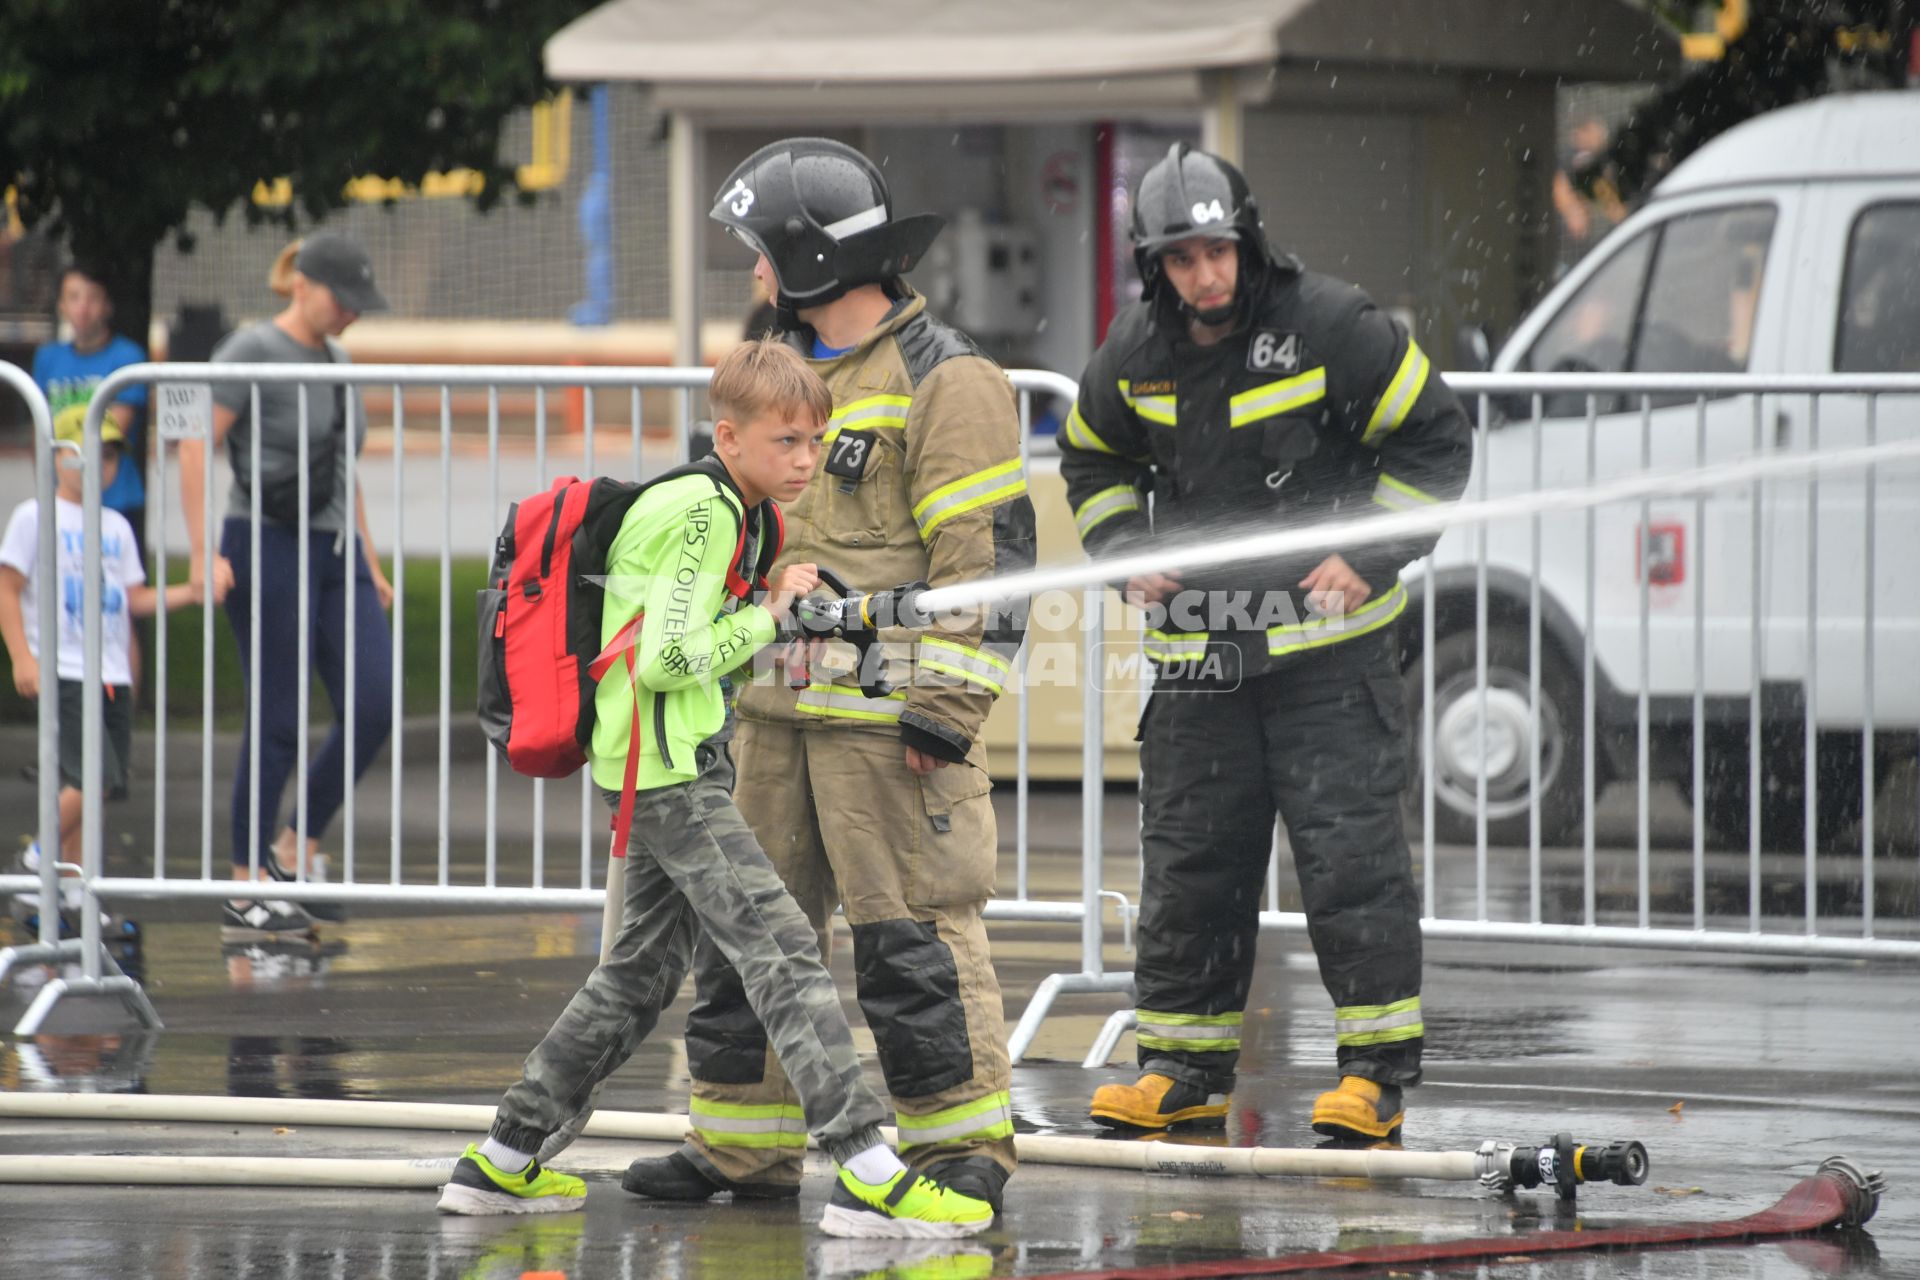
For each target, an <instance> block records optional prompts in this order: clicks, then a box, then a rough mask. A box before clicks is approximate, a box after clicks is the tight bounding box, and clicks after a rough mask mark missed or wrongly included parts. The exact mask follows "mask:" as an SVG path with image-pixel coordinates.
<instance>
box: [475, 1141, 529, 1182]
mask: <svg viewBox="0 0 1920 1280" xmlns="http://www.w3.org/2000/svg"><path fill="white" fill-rule="evenodd" d="M480 1154H481V1155H483V1156H485V1157H486V1158H487V1160H488V1162H489V1163H491V1164H492V1165H493V1167H494V1168H496V1169H498V1170H499V1171H500V1172H502V1173H519V1172H520V1171H521V1170H522V1169H524V1168H526V1167H527V1166H528V1165H530V1164H532V1163H533V1152H531V1151H516V1150H514V1149H513V1148H512V1147H510V1146H508V1145H507V1144H506V1143H504V1142H496V1141H495V1140H494V1139H493V1138H491V1137H489V1138H488V1139H487V1140H486V1141H485V1142H483V1143H481V1144H480Z"/></svg>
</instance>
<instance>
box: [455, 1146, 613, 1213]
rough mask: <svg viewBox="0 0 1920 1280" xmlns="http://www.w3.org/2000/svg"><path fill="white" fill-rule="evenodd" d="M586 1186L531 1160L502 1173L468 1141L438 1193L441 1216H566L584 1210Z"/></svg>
mask: <svg viewBox="0 0 1920 1280" xmlns="http://www.w3.org/2000/svg"><path fill="white" fill-rule="evenodd" d="M586 1203H587V1184H586V1183H584V1182H582V1181H581V1180H580V1179H578V1178H576V1177H574V1176H573V1175H572V1174H570V1173H555V1172H554V1171H553V1170H552V1169H543V1168H541V1167H540V1162H539V1161H538V1160H535V1161H532V1162H531V1163H529V1164H528V1165H527V1167H526V1168H525V1169H522V1170H521V1171H520V1172H519V1173H502V1172H501V1171H500V1170H499V1169H496V1168H495V1167H494V1164H493V1161H491V1160H489V1159H487V1158H486V1157H485V1156H483V1155H481V1154H480V1148H479V1147H477V1146H475V1145H474V1144H473V1143H471V1142H469V1143H468V1144H467V1149H466V1150H465V1151H463V1152H462V1153H461V1154H460V1163H458V1164H456V1165H454V1166H453V1176H452V1177H451V1178H449V1179H447V1186H446V1189H445V1190H444V1191H442V1192H441V1193H440V1204H439V1209H440V1212H442V1213H460V1214H466V1215H468V1216H469V1217H479V1216H483V1215H486V1214H499V1213H566V1212H568V1211H569V1210H572V1209H580V1208H584V1207H585V1206H586Z"/></svg>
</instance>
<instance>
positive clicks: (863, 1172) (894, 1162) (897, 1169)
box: [846, 1142, 907, 1187]
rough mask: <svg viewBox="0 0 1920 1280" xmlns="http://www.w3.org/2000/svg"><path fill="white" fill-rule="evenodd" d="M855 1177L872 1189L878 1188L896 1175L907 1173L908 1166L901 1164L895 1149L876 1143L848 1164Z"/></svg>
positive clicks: (848, 1161)
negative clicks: (894, 1151)
mask: <svg viewBox="0 0 1920 1280" xmlns="http://www.w3.org/2000/svg"><path fill="white" fill-rule="evenodd" d="M846 1167H847V1169H848V1170H849V1171H850V1172H852V1174H853V1176H854V1177H856V1178H858V1179H860V1181H862V1182H864V1183H866V1184H867V1185H868V1186H870V1187H877V1186H879V1185H880V1184H882V1183H883V1182H886V1181H887V1180H888V1179H890V1178H892V1177H893V1175H894V1174H896V1173H905V1172H906V1171H907V1166H905V1165H904V1164H901V1163H900V1157H899V1156H897V1155H895V1154H893V1148H892V1147H889V1146H888V1145H886V1144H885V1143H884V1142H876V1143H875V1144H874V1145H872V1146H870V1147H868V1148H867V1149H866V1150H865V1151H862V1152H861V1153H860V1154H858V1155H856V1156H853V1157H852V1158H850V1159H849V1160H847V1162H846Z"/></svg>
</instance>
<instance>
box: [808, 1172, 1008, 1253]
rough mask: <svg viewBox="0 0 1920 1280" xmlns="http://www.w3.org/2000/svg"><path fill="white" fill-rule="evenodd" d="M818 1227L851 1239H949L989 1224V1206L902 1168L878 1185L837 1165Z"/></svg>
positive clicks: (990, 1212)
mask: <svg viewBox="0 0 1920 1280" xmlns="http://www.w3.org/2000/svg"><path fill="white" fill-rule="evenodd" d="M839 1173H840V1177H839V1179H838V1180H837V1181H836V1182H835V1183H834V1184H833V1194H832V1195H830V1196H828V1197H827V1209H826V1212H825V1213H823V1214H821V1215H820V1229H821V1230H822V1231H824V1232H826V1233H827V1234H828V1235H830V1236H842V1237H845V1238H849V1239H870V1240H879V1239H932V1240H950V1239H954V1238H956V1237H959V1236H970V1235H976V1234H978V1233H979V1232H982V1231H985V1230H986V1229H987V1228H988V1227H990V1226H992V1225H993V1206H992V1205H990V1204H988V1203H987V1202H986V1201H984V1200H975V1199H974V1198H973V1197H972V1196H964V1195H961V1194H960V1193H959V1192H958V1191H955V1190H953V1189H952V1188H951V1187H948V1186H945V1185H943V1184H941V1183H938V1182H935V1181H934V1180H933V1179H932V1178H928V1177H925V1176H923V1175H920V1174H916V1173H914V1172H913V1171H912V1170H910V1169H909V1170H905V1171H903V1172H900V1173H896V1174H894V1175H893V1177H891V1178H889V1179H887V1181H885V1182H883V1183H879V1184H877V1185H872V1184H868V1183H865V1182H862V1181H860V1179H858V1178H856V1177H854V1176H853V1172H852V1171H851V1170H849V1169H841V1170H840V1171H839Z"/></svg>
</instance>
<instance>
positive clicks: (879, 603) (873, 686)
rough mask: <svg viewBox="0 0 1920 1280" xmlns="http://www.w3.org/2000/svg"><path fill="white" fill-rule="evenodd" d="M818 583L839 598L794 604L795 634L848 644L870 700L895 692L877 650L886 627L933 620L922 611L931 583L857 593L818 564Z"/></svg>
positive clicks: (922, 624)
mask: <svg viewBox="0 0 1920 1280" xmlns="http://www.w3.org/2000/svg"><path fill="white" fill-rule="evenodd" d="M820 582H821V585H822V586H825V587H826V588H827V589H828V590H830V591H832V592H834V593H836V594H837V595H838V596H839V597H840V598H839V599H838V600H830V599H822V598H819V597H808V598H806V599H803V600H800V601H798V602H796V604H795V607H794V615H793V617H794V630H795V631H796V632H797V633H798V635H799V637H800V638H801V639H807V640H834V639H837V640H844V641H846V642H847V643H848V644H850V645H852V646H853V647H854V649H855V650H856V651H857V652H858V654H859V663H860V668H859V669H860V690H861V692H862V693H864V694H866V695H867V696H868V697H869V698H884V697H886V696H887V695H889V694H891V693H892V692H893V688H894V686H893V682H892V681H890V680H888V679H887V678H886V676H885V674H884V673H882V672H881V671H880V670H879V661H880V654H879V652H878V651H877V650H876V649H875V648H874V646H875V645H877V644H878V643H879V642H880V632H881V631H883V630H885V629H886V628H888V627H905V628H909V629H918V628H921V627H925V626H928V625H929V624H930V623H931V622H932V615H931V614H929V613H928V612H927V611H926V610H924V609H922V608H921V607H920V597H921V596H922V595H923V594H924V593H925V592H926V590H927V584H926V583H924V582H909V583H907V584H906V585H905V586H900V587H894V588H892V589H891V590H887V591H874V592H866V591H859V590H856V589H855V588H854V587H853V586H851V585H850V584H849V583H848V582H847V580H846V579H845V578H843V577H841V576H840V575H839V574H838V573H836V572H834V571H833V570H832V569H829V568H827V567H826V566H825V565H821V566H820Z"/></svg>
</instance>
